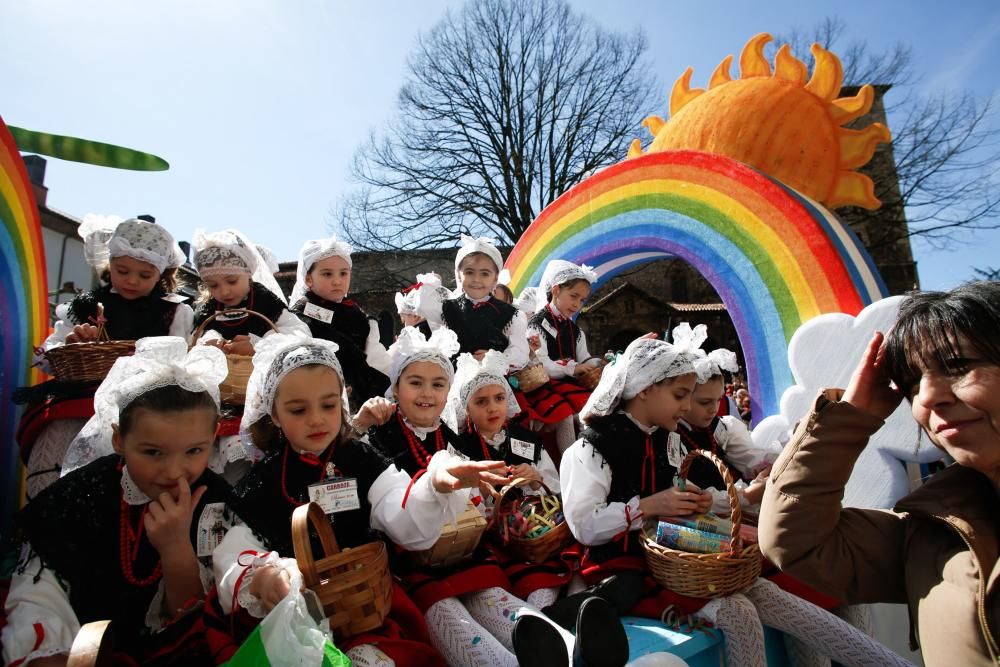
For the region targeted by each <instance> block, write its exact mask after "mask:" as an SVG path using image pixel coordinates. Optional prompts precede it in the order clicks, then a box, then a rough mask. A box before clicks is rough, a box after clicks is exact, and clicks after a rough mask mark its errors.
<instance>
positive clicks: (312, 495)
mask: <svg viewBox="0 0 1000 667" xmlns="http://www.w3.org/2000/svg"><path fill="white" fill-rule="evenodd" d="M309 500H311V501H312V502H314V503H316V504H317V505H319V506H320V507H321V508H322V509H323V512H324V513H326V514H336V513H337V512H348V511H350V510H356V509H359V508H360V507H361V499H360V498H359V497H358V480H356V479H353V478H351V477H328V478H326V479H324V480H323V481H322V482H316V483H315V484H310V485H309Z"/></svg>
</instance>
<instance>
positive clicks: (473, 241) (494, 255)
mask: <svg viewBox="0 0 1000 667" xmlns="http://www.w3.org/2000/svg"><path fill="white" fill-rule="evenodd" d="M474 252H481V253H482V254H484V255H486V256H487V257H489V258H490V259H491V260H493V263H494V264H495V265H496V267H497V276H498V277H499V275H500V271H501V270H502V269H503V257H501V256H500V251H499V250H497V247H496V245H494V243H493V239H489V238H486V237H479V238H473V237H471V236H466V235H465V234H462V246H461V247H460V248H459V249H458V254H457V255H455V285H456V286H457V289H458V290H459V291H461V289H462V272H461V270H460V269H459V266H461V265H462V260H463V259H465V258H466V257H468V256H469V255H471V254H472V253H474Z"/></svg>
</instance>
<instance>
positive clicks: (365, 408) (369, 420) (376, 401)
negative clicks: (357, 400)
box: [351, 396, 396, 433]
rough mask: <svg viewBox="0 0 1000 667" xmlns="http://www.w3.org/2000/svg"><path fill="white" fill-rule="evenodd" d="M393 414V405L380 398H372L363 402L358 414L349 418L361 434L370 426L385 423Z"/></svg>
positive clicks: (394, 408) (394, 405)
mask: <svg viewBox="0 0 1000 667" xmlns="http://www.w3.org/2000/svg"><path fill="white" fill-rule="evenodd" d="M395 413H396V404H395V403H393V402H392V401H390V400H389V399H387V398H382V397H381V396H373V397H372V398H369V399H368V400H367V401H365V402H364V404H363V405H362V406H361V409H360V410H358V414H356V415H354V417H353V418H351V422H352V423H353V424H354V428H355V429H356V430H358V431H361V432H362V433H363V432H365V431H367V430H368V429H369V428H371V427H372V426H380V425H382V424H384V423H386V422H387V421H389V419H390V418H392V416H393V415H394V414H395Z"/></svg>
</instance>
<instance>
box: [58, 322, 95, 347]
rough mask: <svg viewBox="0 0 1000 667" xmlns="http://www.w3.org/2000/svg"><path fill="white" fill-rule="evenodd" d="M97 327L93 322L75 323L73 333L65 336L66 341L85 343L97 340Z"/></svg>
mask: <svg viewBox="0 0 1000 667" xmlns="http://www.w3.org/2000/svg"><path fill="white" fill-rule="evenodd" d="M97 337H98V329H97V327H95V326H94V325H93V324H77V325H76V326H75V327H73V333H71V334H69V335H68V336H66V342H67V343H87V342H90V341H93V340H97Z"/></svg>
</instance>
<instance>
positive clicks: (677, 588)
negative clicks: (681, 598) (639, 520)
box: [642, 449, 761, 598]
mask: <svg viewBox="0 0 1000 667" xmlns="http://www.w3.org/2000/svg"><path fill="white" fill-rule="evenodd" d="M699 456H704V457H705V458H707V459H708V460H709V461H711V462H712V463H714V464H715V467H716V468H718V469H719V472H720V473H722V478H723V479H724V480H725V482H726V490H727V491H728V492H729V506H730V508H731V510H732V523H733V528H732V533H731V535H730V538H731V541H730V550H729V551H724V552H721V553H712V554H699V553H690V552H687V551H679V550H677V549H671V548H670V547H665V546H663V545H661V544H657V542H656V539H655V537H656V524H657V521H656V520H655V519H650V520H648V521H646V523H645V526H644V527H643V536H642V547H643V551H645V553H646V564H647V565H649V570H650V573H651V574H652V575H653V578H654V579H655V580H656V581H657V583H659V584H660V585H661V586H663V587H664V588H667V589H670V590H672V591H674V592H675V593H680V594H681V595H688V596H690V597H696V598H717V597H723V596H725V595H731V594H732V593H739V592H740V591H744V590H746V589H747V588H749V587H750V586H751V585H752V584H753V582H754V581H756V580H757V577H759V576H760V566H761V555H760V547H759V546H758V545H757V544H749V545H745V544H744V543H743V539H742V538H741V537H740V525H741V523H742V519H743V516H742V512H741V511H740V501H739V498H738V497H737V495H736V487H735V486H733V478H732V476H731V475H730V474H729V469H728V468H726V465H725V464H724V463H723V462H722V461H721V460H720V459H719V458H718V457H717V456H715V455H714V454H712V453H711V452H707V451H705V450H701V449H698V450H694V451H692V452H690V453H689V454H688V455H687V456H686V457H684V461H683V463H681V468H680V471H679V474H680V476H681V477H682V478H685V477H687V474H688V470H689V469H690V468H691V464H692V462H694V460H695V459H696V458H697V457H699Z"/></svg>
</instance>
